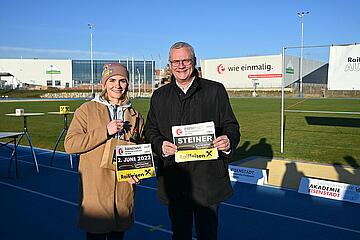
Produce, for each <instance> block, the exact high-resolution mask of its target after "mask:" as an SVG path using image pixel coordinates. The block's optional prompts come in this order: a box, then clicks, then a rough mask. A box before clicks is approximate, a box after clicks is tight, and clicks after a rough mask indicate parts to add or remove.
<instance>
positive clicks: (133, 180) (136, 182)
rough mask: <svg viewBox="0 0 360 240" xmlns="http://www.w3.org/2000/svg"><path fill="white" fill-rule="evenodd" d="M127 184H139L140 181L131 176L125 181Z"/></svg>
mask: <svg viewBox="0 0 360 240" xmlns="http://www.w3.org/2000/svg"><path fill="white" fill-rule="evenodd" d="M127 182H128V183H129V184H140V179H138V178H137V177H136V176H131V178H130V179H129V180H127Z"/></svg>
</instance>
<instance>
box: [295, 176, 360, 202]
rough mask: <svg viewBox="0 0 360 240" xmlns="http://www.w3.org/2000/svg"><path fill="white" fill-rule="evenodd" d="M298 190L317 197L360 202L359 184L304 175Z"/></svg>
mask: <svg viewBox="0 0 360 240" xmlns="http://www.w3.org/2000/svg"><path fill="white" fill-rule="evenodd" d="M298 192H299V193H303V194H309V195H312V196H317V197H323V198H330V199H335V200H340V201H347V202H353V203H360V186H359V185H352V184H346V183H340V182H332V181H326V180H320V179H314V178H307V177H302V178H301V182H300V186H299V189H298Z"/></svg>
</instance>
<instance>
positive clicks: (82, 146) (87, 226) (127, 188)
mask: <svg viewBox="0 0 360 240" xmlns="http://www.w3.org/2000/svg"><path fill="white" fill-rule="evenodd" d="M136 118H138V123H139V124H138V126H139V127H138V129H136V130H135V131H138V133H139V135H140V136H142V130H143V125H144V121H143V119H142V117H141V116H140V114H139V113H138V112H136V111H135V110H134V109H133V108H131V107H130V108H127V109H126V110H125V119H126V121H129V126H130V131H128V132H126V133H125V134H124V136H125V139H126V140H128V139H130V137H131V136H132V134H133V131H134V125H135V121H136ZM109 122H110V116H109V111H108V108H107V106H106V105H103V104H101V103H99V102H95V101H91V102H87V103H84V104H83V105H81V106H80V107H79V108H78V109H77V110H76V112H75V114H74V118H73V120H72V122H71V124H70V127H69V130H68V132H67V135H66V138H65V143H64V145H65V150H66V152H68V153H73V154H74V153H79V154H80V161H79V185H80V191H79V193H80V196H79V208H80V209H79V210H80V211H79V219H78V226H79V227H80V228H82V229H84V230H85V231H87V232H92V233H104V232H111V231H125V230H127V229H129V228H130V227H131V226H132V224H133V222H134V194H135V186H133V185H131V184H129V183H128V182H117V180H116V174H115V171H112V170H110V169H105V168H100V162H101V159H102V156H103V152H104V147H105V144H106V141H109V139H110V137H109V136H108V134H107V128H106V126H107V124H108V123H109Z"/></svg>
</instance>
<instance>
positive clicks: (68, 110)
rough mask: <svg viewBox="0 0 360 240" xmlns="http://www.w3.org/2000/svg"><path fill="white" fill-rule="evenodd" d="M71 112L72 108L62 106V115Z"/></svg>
mask: <svg viewBox="0 0 360 240" xmlns="http://www.w3.org/2000/svg"><path fill="white" fill-rule="evenodd" d="M69 112H70V106H60V113H61V114H66V113H69Z"/></svg>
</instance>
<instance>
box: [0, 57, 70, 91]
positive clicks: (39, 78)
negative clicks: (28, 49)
mask: <svg viewBox="0 0 360 240" xmlns="http://www.w3.org/2000/svg"><path fill="white" fill-rule="evenodd" d="M0 72H3V73H10V74H11V75H13V77H6V79H4V78H2V80H6V81H7V82H8V84H12V85H13V87H14V88H16V87H22V86H23V85H35V86H47V87H57V88H65V87H73V81H72V66H71V60H55V59H54V60H52V59H0Z"/></svg>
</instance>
